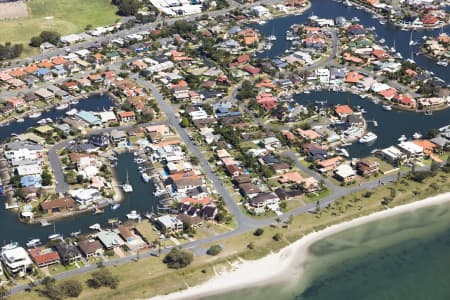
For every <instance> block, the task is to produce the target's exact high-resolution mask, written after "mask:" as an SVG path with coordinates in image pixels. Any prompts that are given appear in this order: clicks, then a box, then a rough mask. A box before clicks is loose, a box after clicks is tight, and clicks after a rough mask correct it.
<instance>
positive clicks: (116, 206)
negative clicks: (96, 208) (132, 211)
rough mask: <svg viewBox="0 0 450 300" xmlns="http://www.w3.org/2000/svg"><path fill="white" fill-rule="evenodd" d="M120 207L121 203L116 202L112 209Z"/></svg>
mask: <svg viewBox="0 0 450 300" xmlns="http://www.w3.org/2000/svg"><path fill="white" fill-rule="evenodd" d="M119 207H120V204H119V203H116V204H114V205H113V206H111V209H112V210H116V209H118V208H119Z"/></svg>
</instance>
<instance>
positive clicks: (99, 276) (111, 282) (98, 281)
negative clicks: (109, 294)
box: [87, 268, 119, 289]
mask: <svg viewBox="0 0 450 300" xmlns="http://www.w3.org/2000/svg"><path fill="white" fill-rule="evenodd" d="M87 284H88V286H89V287H91V288H94V289H97V288H100V287H102V286H109V287H110V288H111V289H116V288H117V287H118V286H119V279H117V277H115V276H113V275H112V273H111V271H109V270H108V269H105V268H102V269H101V270H99V271H95V272H94V273H92V277H91V278H90V279H88V281H87Z"/></svg>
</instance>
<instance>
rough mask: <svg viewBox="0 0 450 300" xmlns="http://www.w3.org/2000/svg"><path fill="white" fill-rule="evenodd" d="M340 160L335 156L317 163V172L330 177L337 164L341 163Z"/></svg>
mask: <svg viewBox="0 0 450 300" xmlns="http://www.w3.org/2000/svg"><path fill="white" fill-rule="evenodd" d="M341 160H342V158H341V157H339V156H336V157H332V158H329V159H325V160H322V161H319V162H318V163H317V165H318V167H319V172H320V173H322V174H327V175H331V174H332V173H333V172H334V171H335V170H336V168H337V166H338V165H339V163H340V162H341Z"/></svg>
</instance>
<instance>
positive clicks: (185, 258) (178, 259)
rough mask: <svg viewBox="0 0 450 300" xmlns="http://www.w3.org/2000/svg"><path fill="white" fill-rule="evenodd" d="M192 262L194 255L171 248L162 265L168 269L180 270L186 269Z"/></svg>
mask: <svg viewBox="0 0 450 300" xmlns="http://www.w3.org/2000/svg"><path fill="white" fill-rule="evenodd" d="M193 260H194V255H193V254H192V253H191V252H189V251H186V250H182V249H178V248H172V250H170V252H169V253H167V255H166V256H165V257H164V259H163V263H165V264H166V265H167V267H168V268H170V269H181V268H184V267H187V266H188V265H189V264H190V263H191V262H192V261H193Z"/></svg>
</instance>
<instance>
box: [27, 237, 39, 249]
mask: <svg viewBox="0 0 450 300" xmlns="http://www.w3.org/2000/svg"><path fill="white" fill-rule="evenodd" d="M39 245H41V240H40V239H32V240H29V241H28V242H27V247H28V248H34V247H37V246H39Z"/></svg>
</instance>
